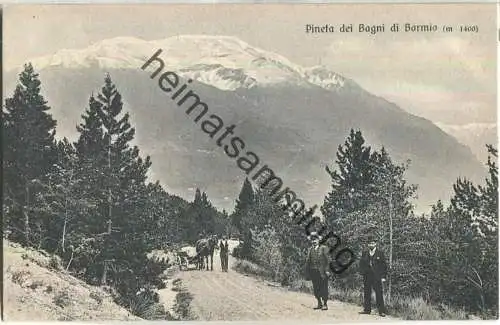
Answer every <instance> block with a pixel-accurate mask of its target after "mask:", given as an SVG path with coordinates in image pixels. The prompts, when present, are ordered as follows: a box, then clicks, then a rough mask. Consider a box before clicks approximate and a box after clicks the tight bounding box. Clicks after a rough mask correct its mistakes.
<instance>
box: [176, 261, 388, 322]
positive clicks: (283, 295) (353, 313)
mask: <svg viewBox="0 0 500 325" xmlns="http://www.w3.org/2000/svg"><path fill="white" fill-rule="evenodd" d="M234 262H235V259H234V258H233V257H232V256H229V266H230V268H229V272H227V273H226V272H222V271H221V265H220V259H219V255H218V252H217V251H216V254H215V255H214V270H213V271H205V270H203V271H198V270H191V271H185V272H180V273H179V278H180V279H182V282H183V284H184V285H185V286H186V287H187V289H188V291H189V292H190V293H191V294H193V301H192V302H191V306H192V309H193V312H194V313H195V314H196V315H197V316H198V318H199V320H219V321H220V320H226V321H229V320H231V321H249V320H258V321H269V320H307V321H311V322H316V321H321V322H332V321H365V322H371V321H376V320H384V321H390V320H395V319H394V318H391V317H384V318H382V317H380V316H378V315H377V314H375V313H372V315H359V314H358V312H359V311H360V310H361V307H359V306H356V305H352V304H347V303H343V302H339V301H329V303H328V307H329V310H326V311H324V310H313V309H312V308H313V307H314V306H315V303H316V300H315V299H314V297H313V296H312V295H311V294H306V293H300V292H293V291H288V290H286V289H285V288H281V287H275V286H270V285H268V284H266V283H265V282H264V281H262V280H259V279H255V278H253V277H250V276H245V275H243V274H240V273H237V272H235V271H234V270H231V265H232V264H233V263H234Z"/></svg>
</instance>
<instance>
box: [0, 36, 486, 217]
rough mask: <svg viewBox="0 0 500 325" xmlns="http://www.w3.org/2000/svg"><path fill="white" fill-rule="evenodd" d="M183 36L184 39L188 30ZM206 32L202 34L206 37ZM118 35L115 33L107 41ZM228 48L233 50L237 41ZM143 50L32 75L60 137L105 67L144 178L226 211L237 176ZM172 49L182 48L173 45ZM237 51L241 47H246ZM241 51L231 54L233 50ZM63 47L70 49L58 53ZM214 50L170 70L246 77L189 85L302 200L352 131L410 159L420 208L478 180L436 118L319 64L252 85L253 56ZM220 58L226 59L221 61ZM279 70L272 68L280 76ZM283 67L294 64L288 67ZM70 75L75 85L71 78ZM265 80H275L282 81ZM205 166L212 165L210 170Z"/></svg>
mask: <svg viewBox="0 0 500 325" xmlns="http://www.w3.org/2000/svg"><path fill="white" fill-rule="evenodd" d="M183 39H184V41H186V40H188V41H189V37H188V38H183ZM214 39H216V38H209V40H210V41H214ZM133 40H134V39H132V42H129V43H133ZM119 41H120V39H118V40H116V39H115V42H119ZM129 41H130V40H129ZM198 41H199V39H198ZM102 42H105V41H101V44H100V45H99V46H97V47H96V48H104V49H107V51H108V52H109V51H111V53H110V54H111V55H115V53H118V56H120V55H122V54H123V53H122V54H120V52H119V51H118V52H117V51H116V50H113V44H111V45H110V46H109V47H106V45H105V44H104V43H102ZM145 42H147V41H145ZM188 43H189V42H188ZM198 43H199V42H198ZM103 44H104V45H103ZM245 44H246V43H245ZM188 45H189V46H194V45H193V44H188ZM189 46H188V47H189ZM196 46H202V45H200V44H198V45H196ZM234 46H240V47H241V44H239V43H236V44H235V45H234ZM202 47H203V46H202ZM206 48H207V47H205V49H206ZM208 48H210V46H208ZM163 49H164V52H163V54H162V55H161V57H162V59H163V60H165V68H164V70H163V71H167V70H171V67H172V65H169V64H167V62H176V60H177V62H179V60H180V59H179V58H177V57H176V53H175V52H172V51H168V48H167V47H164V48H163ZM147 50H148V51H147V53H146V51H145V50H143V52H144V53H145V54H144V59H143V60H142V61H140V62H139V61H137V62H136V63H137V65H136V66H135V67H134V69H131V68H116V67H114V68H113V67H108V68H104V69H103V68H101V67H99V66H98V65H88V66H82V67H74V68H70V69H68V68H65V67H64V66H63V65H48V66H45V68H40V66H41V65H40V64H39V66H36V64H34V66H35V68H36V70H37V72H39V73H40V77H41V80H42V86H43V93H44V95H45V96H46V99H47V100H48V101H49V104H50V105H51V106H52V108H53V114H54V116H55V117H56V119H57V120H58V124H59V127H58V134H59V136H61V135H62V136H68V137H74V136H75V135H76V130H75V128H74V126H75V125H76V124H77V123H79V122H80V118H81V117H80V115H81V113H82V112H83V110H84V108H85V107H86V106H87V104H88V98H89V96H90V94H91V93H92V92H93V91H98V90H99V87H100V85H101V83H102V80H103V77H104V72H109V73H110V75H111V76H112V78H113V81H114V82H115V84H116V86H117V89H118V90H119V91H120V92H121V93H122V96H123V99H124V102H125V109H126V110H127V111H129V112H131V118H132V123H133V125H134V126H135V127H136V130H137V132H136V143H137V144H138V145H139V148H140V149H141V152H143V154H144V153H145V154H151V157H152V160H153V166H152V175H154V177H155V178H157V179H159V180H160V182H161V183H162V184H163V185H164V186H165V188H167V189H168V190H169V191H171V192H172V193H175V194H176V195H179V196H182V197H184V198H187V199H191V198H192V195H193V193H192V191H191V190H189V189H193V188H196V187H200V188H201V189H203V190H205V191H206V192H207V194H208V195H209V196H210V197H211V198H212V199H213V202H214V204H215V205H216V206H218V207H221V208H226V210H230V209H232V206H233V204H234V201H233V199H234V198H236V197H237V195H238V193H239V190H240V187H241V184H242V182H243V179H244V178H245V174H244V173H242V172H241V170H240V169H239V168H237V166H236V165H235V164H234V163H233V162H232V161H231V160H229V159H228V157H227V156H226V155H225V154H224V152H223V150H220V148H217V146H216V145H214V143H213V141H210V138H209V137H207V136H206V134H205V135H203V134H202V133H200V130H198V129H199V126H195V125H194V124H193V123H191V122H190V121H189V120H188V119H189V118H186V114H184V112H182V111H181V110H179V107H178V106H177V105H175V103H173V102H171V101H170V100H169V99H168V97H166V96H165V93H164V92H162V91H161V89H159V88H158V85H157V81H152V80H151V79H150V78H149V77H150V74H151V71H154V70H152V69H151V71H149V70H148V71H143V70H141V69H140V67H141V66H142V65H143V64H144V62H146V60H147V59H149V58H150V57H151V56H152V55H153V54H154V53H155V51H156V50H158V48H157V47H152V46H151V47H148V48H147ZM177 50H178V51H179V52H183V51H181V49H179V48H177ZM241 51H243V52H244V49H242V50H241ZM241 51H240V52H241ZM240 52H237V53H236V54H237V55H240V54H241V53H240ZM65 53H71V51H69V52H68V50H66V52H65ZM238 53H240V54H238ZM244 53H246V52H244ZM139 54H140V53H139ZM177 54H178V53H177ZM215 54H216V55H219V57H217V56H215V57H211V58H208V59H207V58H205V61H201V62H200V61H197V60H196V58H188V59H186V58H184V59H185V60H187V61H185V62H184V63H182V62H181V63H180V64H178V66H177V67H186V68H188V72H189V73H195V72H196V71H199V70H200V69H201V70H202V68H206V67H207V66H204V65H203V64H209V66H208V68H207V69H208V71H209V72H210V73H211V74H201V73H200V76H203V78H209V77H210V76H212V77H213V74H216V73H217V72H219V73H222V72H224V70H223V69H229V70H228V71H229V72H228V73H229V76H230V77H231V76H232V77H234V78H236V80H239V82H240V83H241V81H242V80H243V81H245V82H248V87H234V85H233V84H232V83H231V82H230V81H227V80H226V81H225V82H226V84H225V86H224V87H222V88H223V89H221V88H219V87H220V86H221V85H224V84H223V83H222V81H221V78H220V76H219V77H218V79H216V81H217V82H218V84H217V86H219V87H217V86H215V85H213V84H210V83H205V82H203V81H204V80H205V79H203V78H198V79H196V78H195V81H194V82H193V83H192V84H191V85H190V87H191V86H192V89H193V90H194V91H195V92H196V93H197V94H198V95H199V96H200V98H201V100H203V101H204V102H205V103H207V105H208V106H209V107H210V111H211V112H214V113H217V114H218V115H219V116H221V117H223V118H224V121H225V124H226V125H229V123H232V124H236V125H237V132H238V134H239V135H240V136H241V137H243V138H244V139H245V141H246V142H247V143H248V144H249V145H250V146H251V147H252V150H254V151H255V152H256V153H258V154H259V156H260V157H262V158H263V161H265V162H266V163H268V164H269V166H270V167H271V168H272V169H273V170H274V171H275V172H276V173H277V175H278V176H280V177H282V178H283V181H284V184H285V186H288V187H290V188H291V189H292V190H294V191H295V192H296V193H297V194H298V195H299V196H300V197H303V198H304V201H305V202H306V203H307V204H315V203H316V204H317V203H319V204H321V200H322V199H323V198H324V196H325V195H326V194H327V192H328V191H329V190H330V187H331V183H330V182H331V181H330V179H329V178H328V175H327V174H326V172H325V171H324V167H325V165H329V166H332V165H333V164H334V160H335V153H336V150H337V147H338V145H340V144H343V143H344V140H345V137H346V136H347V135H348V132H349V130H350V129H351V128H354V129H361V130H362V132H363V135H364V136H365V139H366V140H367V144H368V145H371V146H372V148H376V149H378V148H380V147H381V146H384V147H385V148H386V149H387V150H388V152H389V153H390V154H391V157H393V159H394V160H395V161H396V162H398V163H403V162H406V161H407V160H408V159H410V160H411V161H412V162H411V165H410V169H409V170H408V180H409V181H410V182H412V183H417V184H419V185H420V186H421V188H420V192H419V193H420V198H419V205H420V206H423V207H427V208H428V207H429V205H430V204H432V203H435V202H436V201H437V199H447V198H448V197H449V195H450V193H451V191H452V184H453V182H454V181H455V180H456V178H457V177H464V176H465V177H470V178H472V179H474V180H476V179H478V178H481V177H483V175H484V168H483V166H482V165H481V164H480V163H479V162H478V161H477V159H476V158H475V157H474V155H473V154H472V152H471V150H470V149H469V148H468V147H466V146H465V145H462V144H460V143H458V141H457V140H456V139H455V138H453V137H452V136H451V135H449V134H447V133H445V132H444V131H442V130H441V129H440V128H438V127H437V126H436V125H435V124H434V123H432V122H431V121H429V120H427V119H425V118H422V117H418V116H415V115H412V114H410V113H409V112H407V111H405V110H403V109H401V108H400V107H399V106H398V105H396V104H394V103H391V102H389V101H387V100H386V99H384V98H382V97H379V96H376V95H373V94H371V93H369V92H367V91H365V90H363V89H362V88H361V87H359V86H357V84H356V83H355V82H353V81H351V80H350V79H347V78H344V77H342V76H340V75H338V74H336V73H335V72H333V71H330V70H328V69H324V68H322V67H311V68H302V70H301V72H303V73H304V74H305V73H310V75H309V77H311V76H315V77H318V79H317V80H315V82H316V83H309V82H305V83H303V82H299V83H290V82H276V83H266V82H261V81H262V79H264V81H265V78H263V77H262V76H260V79H261V80H257V79H255V80H256V82H254V83H253V84H252V79H246V78H244V79H241V78H240V79H238V78H239V77H241V76H240V75H238V74H237V72H238V71H241V70H238V69H243V68H245V67H246V66H245V65H244V64H243V63H245V64H250V67H255V65H253V66H252V62H253V59H251V60H248V57H246V58H247V60H246V61H245V60H243V61H241V60H240V61H238V62H239V64H240V66H237V65H232V66H231V65H230V66H229V67H228V66H227V65H228V64H226V65H225V64H224V62H226V63H227V60H229V58H230V55H232V54H231V53H229V54H228V53H227V52H221V51H219V52H215ZM225 54H228V55H226V56H224V55H225ZM233 54H234V53H233ZM137 55H138V54H137ZM137 55H136V56H137ZM196 55H198V56H199V55H200V53H197V54H196ZM220 55H223V56H222V57H220ZM70 57H71V55H70ZM221 58H222V59H224V60H226V61H222V62H221V61H220V59H221ZM236 58H239V57H238V56H236ZM232 59H234V57H233V58H232ZM33 62H36V60H35V61H33ZM39 62H40V61H39ZM45 62H50V61H47V60H45ZM103 62H109V61H106V60H104V61H103ZM238 62H237V63H238ZM242 62H243V63H242ZM200 63H201V64H202V65H200ZM253 64H255V62H254V63H253ZM271 67H272V69H271V72H272V73H270V70H269V69H268V67H267V66H265V68H264V70H263V71H264V72H263V75H264V77H265V76H267V75H266V74H269V73H270V76H271V77H276V74H274V72H275V71H274V70H273V69H276V67H274V66H273V65H271ZM174 68H175V67H174ZM282 68H283V67H278V68H277V69H278V70H279V72H280V73H281V72H282V71H283V69H282ZM231 69H232V70H231ZM291 69H292V70H293V69H294V68H293V66H292V67H291ZM172 70H175V69H172ZM285 70H287V69H285ZM259 71H260V70H259ZM293 71H295V70H293ZM293 71H292V72H293ZM309 71H312V72H309ZM247 72H248V71H246V70H244V69H243V71H241V74H242V75H245V76H247ZM254 72H255V71H254ZM231 73H232V74H231ZM181 75H182V73H181ZM293 75H294V74H293V73H292V76H293ZM254 76H255V75H254ZM280 76H282V75H280V74H278V77H280ZM336 76H340V78H342V79H339V80H346V82H345V83H344V84H342V85H339V82H338V80H337V81H335V82H332V83H331V84H330V83H329V82H328V80H330V79H335V78H336ZM229 79H230V78H229ZM292 79H293V78H292ZM75 80H77V81H78V82H77V83H75V82H74V81H75ZM208 80H210V79H208ZM273 80H274V81H276V80H278V81H279V80H280V78H276V79H273ZM205 81H206V80H205ZM323 81H324V82H323ZM15 82H16V79H15V75H14V73H12V72H11V73H10V75H7V76H6V83H5V84H10V85H11V86H12V87H13V86H14V85H15ZM318 83H319V85H318ZM237 84H238V83H237ZM270 85H271V86H270ZM5 86H6V85H5ZM232 87H234V88H232ZM329 87H331V88H330V89H329ZM11 89H12V88H11ZM61 89H64V91H61ZM68 108H69V109H68ZM204 170H210V173H206V172H204Z"/></svg>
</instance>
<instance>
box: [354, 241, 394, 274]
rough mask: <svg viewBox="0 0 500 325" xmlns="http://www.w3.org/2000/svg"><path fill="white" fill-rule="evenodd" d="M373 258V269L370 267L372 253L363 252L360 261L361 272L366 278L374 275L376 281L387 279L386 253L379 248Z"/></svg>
mask: <svg viewBox="0 0 500 325" xmlns="http://www.w3.org/2000/svg"><path fill="white" fill-rule="evenodd" d="M372 258H373V267H371V266H370V253H369V252H368V250H365V251H363V253H362V255H361V259H360V260H359V272H360V273H361V274H362V275H364V276H367V275H371V274H373V275H374V276H375V278H376V279H383V278H385V277H386V276H387V263H386V261H385V256H384V252H382V251H381V250H380V248H378V247H377V249H376V250H375V254H373V257H372Z"/></svg>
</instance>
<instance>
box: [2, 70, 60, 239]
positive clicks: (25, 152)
mask: <svg viewBox="0 0 500 325" xmlns="http://www.w3.org/2000/svg"><path fill="white" fill-rule="evenodd" d="M49 110H50V107H49V106H48V105H47V101H45V99H44V98H43V96H42V95H41V82H40V80H39V75H38V74H37V73H35V71H34V69H33V66H32V65H31V64H26V65H25V66H24V70H23V71H22V72H21V73H20V75H19V84H18V85H17V87H16V89H15V91H14V94H13V96H12V97H11V98H7V99H6V100H5V110H4V113H3V114H4V119H3V123H4V124H3V127H4V134H3V135H4V156H3V164H4V195H5V204H6V206H7V208H6V211H7V212H8V214H7V215H6V217H7V218H6V219H7V226H8V227H9V228H10V229H11V230H14V232H13V239H15V240H21V241H23V242H24V243H25V244H30V237H31V228H32V226H33V225H34V223H35V220H34V218H35V216H31V215H30V214H31V213H30V212H31V211H30V210H31V208H32V207H31V202H32V200H33V196H34V193H36V191H37V188H36V186H35V185H34V184H35V183H36V182H43V181H44V179H45V178H46V176H47V174H48V173H49V172H50V171H51V170H52V168H53V164H54V163H55V160H56V159H57V158H56V154H55V150H56V149H55V143H54V136H55V127H56V121H55V120H54V119H53V118H52V116H51V114H50V113H49V112H48V111H49ZM21 216H22V217H21Z"/></svg>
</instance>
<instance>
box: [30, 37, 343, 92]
mask: <svg viewBox="0 0 500 325" xmlns="http://www.w3.org/2000/svg"><path fill="white" fill-rule="evenodd" d="M157 49H162V50H163V53H162V55H161V57H162V59H164V61H165V65H166V67H167V69H169V70H170V71H176V72H178V73H179V74H180V75H182V76H183V77H186V78H191V79H194V80H196V81H199V82H202V83H205V84H208V85H211V86H214V87H216V88H219V89H221V90H235V89H238V88H252V87H254V86H256V85H267V86H269V85H276V84H283V83H285V84H291V85H297V86H302V87H304V86H307V84H314V85H317V86H320V87H322V88H325V89H328V90H332V89H338V88H341V87H343V86H344V85H345V84H346V82H347V80H346V79H345V78H344V77H342V76H340V75H339V74H337V73H335V72H333V71H330V70H328V69H326V68H324V67H312V68H304V67H301V66H299V65H297V64H294V63H292V62H291V61H289V60H288V59H286V58H285V57H283V56H281V55H278V54H275V53H271V52H268V51H264V50H261V49H258V48H256V47H253V46H250V45H249V44H247V43H245V42H243V41H241V40H239V39H237V38H235V37H230V36H205V35H183V36H175V37H170V38H166V39H163V40H153V41H146V40H141V39H138V38H133V37H118V38H113V39H107V40H103V41H100V42H98V43H95V44H93V45H91V46H89V47H88V48H85V49H79V50H66V49H65V50H60V51H58V52H57V53H56V54H54V55H49V56H45V57H41V58H37V59H34V60H33V61H32V63H33V65H34V66H35V68H37V69H44V68H47V67H54V66H60V67H64V68H67V69H78V68H90V67H99V68H101V69H138V68H139V67H141V66H142V64H144V62H145V61H146V60H147V59H148V58H149V57H151V55H153V54H154V53H155V52H156V50H157Z"/></svg>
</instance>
